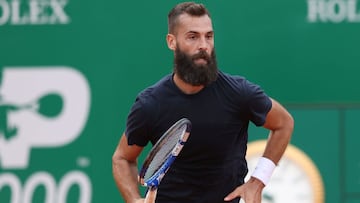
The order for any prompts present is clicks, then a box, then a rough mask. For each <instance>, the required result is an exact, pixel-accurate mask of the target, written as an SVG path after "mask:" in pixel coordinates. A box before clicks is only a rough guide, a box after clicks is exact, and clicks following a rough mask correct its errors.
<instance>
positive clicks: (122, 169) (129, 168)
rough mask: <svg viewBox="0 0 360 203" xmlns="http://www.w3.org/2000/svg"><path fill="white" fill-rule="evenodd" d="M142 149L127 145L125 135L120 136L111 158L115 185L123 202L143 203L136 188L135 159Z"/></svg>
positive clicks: (136, 171) (136, 172)
mask: <svg viewBox="0 0 360 203" xmlns="http://www.w3.org/2000/svg"><path fill="white" fill-rule="evenodd" d="M142 149H143V147H140V146H137V145H128V142H127V137H126V136H125V133H124V134H123V135H122V137H121V139H120V142H119V144H118V146H117V147H116V150H115V152H114V154H113V157H112V170H113V176H114V179H115V182H116V185H117V187H118V189H119V191H120V193H121V194H122V197H123V198H124V200H125V202H127V203H136V202H143V199H142V198H141V195H140V191H139V187H138V180H137V177H138V169H137V167H138V166H137V157H138V156H139V155H140V153H141V151H142Z"/></svg>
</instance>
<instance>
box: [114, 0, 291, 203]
mask: <svg viewBox="0 0 360 203" xmlns="http://www.w3.org/2000/svg"><path fill="white" fill-rule="evenodd" d="M166 41H167V45H168V47H169V48H170V49H171V50H172V51H173V52H174V71H173V73H172V74H169V75H166V76H165V77H163V78H162V79H161V80H160V81H158V82H157V83H156V84H154V85H153V86H151V87H148V88H146V89H145V90H143V91H142V92H141V93H139V95H138V96H137V98H136V100H135V102H134V104H133V106H132V108H131V110H130V112H129V115H128V119H127V123H126V130H125V132H124V134H123V136H122V137H121V139H120V142H119V144H118V146H117V147H116V150H115V153H114V155H113V176H114V178H115V181H116V184H117V187H118V189H119V191H120V193H121V194H122V196H123V198H124V199H125V201H126V202H127V203H135V202H143V201H144V199H142V197H141V196H142V195H141V194H140V192H139V189H138V188H139V185H138V182H137V175H138V163H137V158H138V156H139V155H140V153H141V152H142V150H143V148H144V147H145V146H146V145H147V144H148V142H151V143H152V144H155V143H156V141H157V140H158V139H159V137H160V136H161V135H162V134H163V133H164V132H165V131H166V130H167V129H168V128H169V127H170V126H171V125H172V124H173V123H175V122H176V121H177V120H179V119H180V118H183V117H186V118H188V119H189V120H190V121H191V122H192V130H191V136H190V137H189V139H188V141H187V143H186V145H185V146H184V148H183V150H182V151H181V153H180V154H179V156H178V157H177V158H176V160H175V161H174V163H173V165H172V166H171V167H170V169H169V171H168V172H167V173H166V175H165V177H164V178H163V179H162V182H161V183H160V185H159V188H158V191H157V196H156V202H157V203H185V202H186V203H220V202H234V203H235V202H236V203H237V202H239V200H240V198H242V199H244V200H245V202H246V203H260V202H261V193H262V190H263V188H264V187H265V186H266V184H267V183H268V181H269V179H270V177H271V174H272V172H273V170H274V169H275V167H276V164H277V163H278V162H279V160H280V158H281V156H282V155H283V153H284V151H285V149H286V147H287V145H288V143H289V141H290V138H291V134H292V131H293V125H294V121H293V118H292V117H291V115H290V114H289V113H288V112H287V110H286V109H285V108H284V107H283V106H282V105H281V104H279V103H278V102H277V101H275V100H274V99H272V98H270V97H269V96H268V95H267V94H265V93H264V91H263V90H262V89H261V88H260V87H259V86H258V85H256V84H254V83H252V82H250V81H248V80H246V79H245V78H244V77H241V76H236V75H230V74H227V73H224V72H222V71H221V70H219V69H218V67H217V62H216V57H215V49H214V30H213V26H212V21H211V17H210V14H209V12H208V10H207V9H206V8H205V7H204V5H202V4H196V3H192V2H186V3H180V4H178V5H176V6H175V7H174V8H173V9H172V10H171V11H170V12H169V14H168V34H167V37H166ZM249 122H252V123H254V124H255V125H256V126H262V127H264V128H266V129H268V130H269V132H270V133H269V137H268V142H267V146H266V149H265V150H264V153H263V157H261V158H260V159H259V162H258V165H257V168H256V169H255V171H254V173H253V174H252V176H251V178H250V179H249V181H247V182H244V177H245V176H246V174H247V172H248V169H247V164H246V160H245V154H246V145H247V140H248V125H249Z"/></svg>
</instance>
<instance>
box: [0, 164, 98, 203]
mask: <svg viewBox="0 0 360 203" xmlns="http://www.w3.org/2000/svg"><path fill="white" fill-rule="evenodd" d="M73 185H77V186H78V187H79V189H80V193H79V203H89V202H91V196H92V189H91V188H92V185H91V181H90V179H89V177H88V176H87V175H86V174H84V173H83V172H81V171H70V172H68V173H67V174H65V175H64V176H63V177H62V178H61V180H60V182H59V184H58V185H57V184H56V182H55V179H54V177H53V176H52V175H51V174H49V173H48V172H44V171H41V172H37V173H34V174H32V175H31V176H30V177H29V178H28V180H26V181H25V183H24V185H23V186H22V185H21V183H20V180H19V178H18V177H16V176H15V175H14V174H11V173H3V174H0V190H1V189H2V188H3V187H6V186H8V187H9V188H10V191H11V200H10V203H31V202H33V195H34V192H35V190H36V188H38V187H39V186H43V187H44V188H45V191H46V192H45V201H44V202H45V203H53V202H57V203H66V200H67V196H68V192H69V190H70V188H71V186H73Z"/></svg>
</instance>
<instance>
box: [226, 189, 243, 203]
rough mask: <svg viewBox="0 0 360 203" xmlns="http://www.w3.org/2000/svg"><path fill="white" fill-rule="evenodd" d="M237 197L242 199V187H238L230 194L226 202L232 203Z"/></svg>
mask: <svg viewBox="0 0 360 203" xmlns="http://www.w3.org/2000/svg"><path fill="white" fill-rule="evenodd" d="M237 197H241V187H237V188H236V189H235V190H234V191H232V192H231V193H230V194H228V195H227V196H226V197H225V198H224V201H231V200H233V199H235V198H237Z"/></svg>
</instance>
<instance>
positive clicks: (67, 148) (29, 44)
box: [0, 0, 360, 203]
mask: <svg viewBox="0 0 360 203" xmlns="http://www.w3.org/2000/svg"><path fill="white" fill-rule="evenodd" d="M178 2H180V1H175V0H167V1H113V0H110V1H94V0H88V1H86V2H85V1H74V0H32V1H30V0H0V202H10V203H20V202H27V201H28V202H54V201H55V200H56V199H57V200H59V201H60V202H61V201H63V202H122V199H121V197H120V194H119V193H118V191H117V189H116V186H115V184H114V181H113V178H112V172H111V158H112V153H113V151H114V149H115V146H116V144H117V142H118V140H119V138H120V136H121V134H122V131H123V130H124V126H125V121H126V117H127V113H128V111H129V108H130V107H131V104H132V103H133V101H134V98H135V96H136V94H137V93H138V92H139V91H140V90H142V89H144V88H145V87H147V86H148V85H151V84H153V83H154V82H156V81H157V80H158V79H160V78H161V77H162V76H163V75H165V74H167V73H170V72H171V71H172V61H173V58H172V52H171V51H170V50H169V49H168V48H167V46H166V43H165V35H166V33H167V19H166V16H167V13H168V11H169V10H170V9H171V8H172V7H173V6H174V5H175V4H176V3H178ZM199 2H202V3H205V5H206V6H207V7H208V9H209V10H210V12H211V14H212V19H213V24H214V29H215V46H216V51H217V59H218V63H219V67H220V69H221V70H223V71H225V72H228V73H232V74H239V75H243V76H245V77H247V78H248V79H249V80H251V81H253V82H255V83H258V84H260V85H261V86H262V87H263V88H264V89H265V91H266V92H267V93H268V94H269V95H270V96H272V97H274V98H276V99H277V100H279V101H280V102H282V103H283V104H284V105H285V106H287V107H288V108H289V110H290V112H291V113H292V114H293V116H294V118H295V121H296V128H295V132H294V136H293V140H292V144H294V145H296V146H297V147H299V148H300V149H302V150H303V151H304V152H306V153H307V154H308V155H309V157H311V158H312V160H313V161H314V162H315V163H316V165H317V167H318V169H319V170H320V172H321V175H322V178H323V181H324V185H325V199H326V202H327V203H338V202H347V203H352V202H358V201H359V200H360V189H359V188H360V175H359V174H358V171H359V169H360V168H359V167H360V166H359V163H360V158H359V157H358V156H357V154H358V152H357V143H359V141H360V139H359V138H358V129H357V123H358V119H357V118H358V116H359V114H360V89H359V87H360V80H358V76H359V74H360V65H359V59H360V51H359V45H360V40H359V33H360V3H359V0H298V1H287V0H278V1H275V2H274V1H271V2H270V1H269V2H265V1H264V2H258V1H236V0H228V1H199ZM56 70H58V71H56ZM25 81H26V82H25ZM49 93H56V94H57V95H59V96H60V97H61V98H62V99H61V101H60V102H59V101H58V102H57V103H56V99H55V100H54V101H47V103H46V102H44V103H41V102H40V98H42V96H43V95H47V94H49ZM74 95H79V96H78V97H76V96H74ZM30 103H37V104H38V108H40V110H39V109H36V108H33V109H30V108H25V107H24V105H25V104H30ZM59 105H60V107H59ZM39 106H40V107H39ZM56 108H60V109H62V110H63V112H65V110H67V111H66V112H68V113H69V114H66V115H69V117H70V118H74V119H70V120H71V121H69V120H66V119H65V120H61V121H62V122H63V123H60V118H62V117H60V116H61V115H63V116H65V114H61V112H60V113H59V112H57V113H58V116H59V117H56V116H53V117H51V116H46V115H50V114H51V111H54V110H52V109H56ZM71 113H73V115H74V117H73V116H70V115H71ZM55 114H56V112H55ZM79 115H80V116H79ZM75 117H76V118H75ZM78 117H79V118H78ZM64 118H65V117H64ZM56 119H59V122H57V121H58V120H56ZM28 126H30V127H28ZM14 129H16V130H14ZM67 130H68V131H71V130H72V131H71V133H69V134H66V133H63V134H62V132H67ZM49 132H50V133H49ZM51 132H53V133H51ZM251 132H252V133H251V135H250V139H251V140H256V139H263V138H264V137H265V136H266V132H263V131H261V130H260V131H258V130H255V129H254V131H253V130H251ZM258 134H261V135H258ZM70 135H71V136H70ZM67 136H69V139H68V140H65V138H64V139H63V137H67ZM33 140H38V142H37V144H36V143H32V141H33ZM44 140H46V141H44ZM30 143H32V144H30ZM22 146H23V147H22ZM26 147H28V149H29V150H28V151H27V156H26V155H23V153H25V150H24V149H25V148H26ZM25 154H26V153H25ZM21 158H22V159H23V164H22V165H21V164H17V163H15V162H16V161H19V162H20V159H21ZM24 160H25V161H24ZM13 162H14V163H13ZM11 163H13V164H11ZM52 194H60V195H52Z"/></svg>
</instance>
